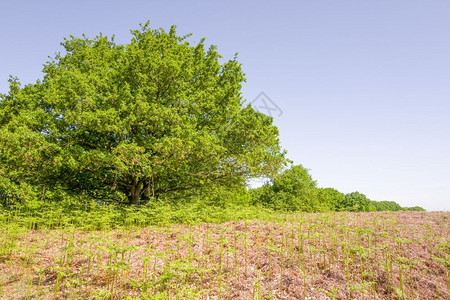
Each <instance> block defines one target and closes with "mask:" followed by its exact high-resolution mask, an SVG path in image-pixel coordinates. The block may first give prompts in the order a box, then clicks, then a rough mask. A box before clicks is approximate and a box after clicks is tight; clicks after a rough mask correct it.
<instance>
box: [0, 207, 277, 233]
mask: <svg viewBox="0 0 450 300" xmlns="http://www.w3.org/2000/svg"><path fill="white" fill-rule="evenodd" d="M281 214H282V213H281V212H274V211H273V210H270V209H268V208H262V207H258V206H252V205H239V204H235V203H227V204H225V205H222V206H212V205H210V204H205V203H202V202H200V201H196V202H190V203H182V204H176V205H175V204H171V203H156V204H152V205H145V206H137V207H129V206H118V205H114V204H98V203H95V202H91V203H87V204H86V203H85V204H83V205H74V204H72V205H68V204H67V203H45V202H42V203H39V202H34V203H30V204H28V205H21V206H20V207H7V208H0V228H1V227H6V226H9V225H8V224H14V226H17V227H21V228H27V229H58V228H67V227H75V228H78V229H82V230H104V229H114V228H120V227H146V226H168V225H171V224H200V223H223V222H227V221H231V220H251V219H269V218H273V216H274V215H281Z"/></svg>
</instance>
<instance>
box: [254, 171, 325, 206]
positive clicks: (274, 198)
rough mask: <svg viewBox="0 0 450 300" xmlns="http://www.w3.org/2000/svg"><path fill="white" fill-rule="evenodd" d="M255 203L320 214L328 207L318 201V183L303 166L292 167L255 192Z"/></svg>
mask: <svg viewBox="0 0 450 300" xmlns="http://www.w3.org/2000/svg"><path fill="white" fill-rule="evenodd" d="M253 198H254V200H253V201H254V202H255V203H261V204H264V205H267V206H269V207H272V208H275V209H281V210H288V211H305V212H318V211H324V210H326V207H325V206H324V205H322V204H321V203H319V201H318V191H317V188H316V182H315V181H314V180H313V179H312V177H311V175H310V174H309V173H308V170H307V169H306V168H304V167H303V166H302V165H297V166H292V167H291V168H289V169H287V170H285V171H284V172H282V173H280V174H278V175H276V176H274V177H273V179H271V181H270V182H269V183H268V184H266V185H264V186H262V187H260V188H259V189H257V190H256V191H253Z"/></svg>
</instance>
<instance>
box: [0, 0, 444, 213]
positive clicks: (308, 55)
mask: <svg viewBox="0 0 450 300" xmlns="http://www.w3.org/2000/svg"><path fill="white" fill-rule="evenodd" d="M147 20H150V27H152V28H159V27H163V28H169V27H170V26H171V25H174V24H175V25H177V26H178V32H179V33H180V34H187V33H192V34H193V36H192V37H191V38H190V40H191V41H192V42H196V41H198V40H199V39H200V38H202V37H206V41H207V42H208V43H211V44H214V45H217V46H218V50H219V52H220V53H221V54H222V56H223V57H224V59H231V58H232V57H233V55H234V54H235V53H236V52H237V53H238V60H239V61H240V62H241V63H242V65H243V69H244V72H245V73H246V78H247V82H246V83H245V84H244V86H243V90H242V92H243V97H244V98H245V99H246V100H247V101H248V102H252V103H253V105H254V106H255V107H256V108H258V109H259V110H260V111H261V112H265V113H267V114H269V113H270V114H271V115H272V116H273V117H274V123H275V124H276V125H277V126H278V128H279V130H280V140H281V143H282V146H283V147H284V148H285V149H286V150H287V151H288V157H289V158H290V159H291V160H292V161H293V162H294V163H295V164H302V165H303V166H304V167H306V168H308V169H310V173H311V174H312V176H313V178H314V179H315V180H316V181H317V182H318V185H319V186H320V187H334V188H336V189H338V190H339V191H341V192H343V193H349V192H353V191H359V192H361V193H364V194H365V195H366V196H367V197H369V198H370V199H372V200H388V201H396V202H398V203H399V204H400V205H402V206H416V205H419V206H422V207H424V208H425V209H427V210H446V211H450V1H448V0H434V1H423V0H421V1H417V0H377V1H361V0H354V1H349V0H341V1H335V0H315V1H313V0H297V1H261V0H260V1H245V0H240V1H235V0H231V1H211V0H209V1H186V0H185V1H149V0H147V1H136V0H128V1H114V0H109V1H95V0H90V1H85V0H81V1H62V0H59V1H45V0H43V1H19V0H18V1H6V0H0V93H6V92H7V91H8V78H9V75H14V76H17V77H18V78H19V79H20V81H21V82H22V83H23V84H27V83H33V82H35V81H36V80H37V79H38V78H42V76H43V74H42V72H41V70H42V65H43V64H44V63H45V62H46V61H47V60H48V57H49V56H54V55H55V53H56V52H59V51H62V47H61V46H60V42H62V41H63V38H64V37H68V36H69V35H74V36H81V34H83V33H84V34H86V35H87V36H89V37H95V36H96V35H98V34H99V33H100V32H101V33H103V34H106V35H109V36H111V35H115V37H116V42H118V43H127V42H128V41H129V40H130V38H131V35H130V29H138V28H139V23H145V22H146V21H147ZM261 92H263V93H264V94H261ZM258 96H259V97H258ZM264 103H265V104H264ZM265 106H267V107H269V108H270V109H269V110H267V109H266V108H264V107H265Z"/></svg>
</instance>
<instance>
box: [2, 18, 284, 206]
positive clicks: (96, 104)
mask: <svg viewBox="0 0 450 300" xmlns="http://www.w3.org/2000/svg"><path fill="white" fill-rule="evenodd" d="M132 35H133V38H132V40H131V42H130V43H128V44H125V45H120V44H116V43H115V42H114V39H109V38H107V37H105V36H102V35H100V36H98V37H96V38H94V39H89V38H87V37H85V36H83V37H82V38H75V37H70V38H69V39H66V40H65V41H64V42H63V43H62V45H63V46H64V50H65V53H64V54H58V55H57V56H56V57H55V58H54V59H52V60H51V61H49V62H48V63H47V64H46V65H45V66H44V69H43V72H44V74H45V75H44V78H43V80H42V81H37V82H36V83H35V84H31V85H27V86H26V87H24V88H21V87H20V85H19V84H18V82H17V81H16V80H11V88H10V92H9V94H8V95H3V96H2V98H1V101H0V149H1V150H0V179H1V178H2V179H1V181H0V184H1V182H5V185H6V184H11V183H13V184H15V185H16V186H18V185H20V184H22V183H23V184H25V183H26V184H32V185H34V186H39V187H41V186H48V187H49V188H55V187H60V188H63V189H66V190H70V191H72V192H74V193H80V192H87V193H90V195H91V196H94V197H106V198H111V197H112V198H114V199H116V200H117V201H122V200H121V199H125V200H126V202H127V203H129V204H139V203H145V202H147V201H149V200H150V199H155V198H158V197H159V196H161V195H168V194H170V193H181V192H183V191H189V190H193V189H196V188H202V187H204V186H211V185H218V186H234V185H236V184H238V185H239V184H241V185H242V184H243V183H244V182H245V181H246V180H247V179H248V178H251V177H259V176H270V175H273V174H275V173H277V172H278V170H279V169H280V167H281V166H282V165H283V164H284V162H285V157H284V155H285V153H284V151H283V150H282V149H281V147H280V144H279V140H278V129H277V128H276V127H275V126H274V125H273V124H272V118H270V117H267V116H265V115H264V114H262V113H259V112H257V111H255V110H254V109H253V108H252V107H251V106H244V105H243V99H242V95H241V85H242V83H243V82H244V81H245V78H244V73H243V72H242V69H241V65H240V63H239V62H238V61H237V60H236V58H234V59H232V60H229V61H226V62H224V63H221V62H220V58H221V56H220V55H219V53H218V52H217V50H216V47H215V46H211V47H209V49H205V45H204V40H202V41H201V42H199V43H198V44H197V45H194V46H191V45H190V44H189V43H188V42H187V40H186V37H181V36H178V35H177V34H176V31H175V27H172V28H171V29H170V31H168V32H166V31H165V30H163V29H158V30H151V29H149V27H148V23H147V24H146V25H144V26H142V28H141V29H140V30H133V31H132ZM120 195H123V197H119V198H115V197H117V196H120Z"/></svg>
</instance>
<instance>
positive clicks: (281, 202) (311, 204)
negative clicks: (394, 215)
mask: <svg viewBox="0 0 450 300" xmlns="http://www.w3.org/2000/svg"><path fill="white" fill-rule="evenodd" d="M250 194H251V198H252V203H253V204H259V205H263V206H265V207H269V208H271V209H275V210H284V211H304V212H331V211H351V212H369V211H398V210H418V211H421V210H422V211H424V209H423V208H421V207H414V208H402V207H401V206H400V205H399V204H397V203H395V202H393V201H380V202H378V201H372V200H370V199H369V198H367V197H366V196H365V195H364V194H362V193H359V192H352V193H348V194H343V193H341V192H339V191H338V190H336V189H333V188H318V187H317V184H316V182H315V181H314V180H313V179H312V177H311V175H310V174H309V173H308V170H307V169H305V168H304V167H303V166H301V165H297V166H292V167H291V168H289V169H287V170H284V171H283V172H281V173H279V174H278V175H276V176H274V177H273V178H272V179H271V180H270V181H269V182H267V183H266V184H265V185H263V186H262V187H259V188H256V189H253V190H251V191H250Z"/></svg>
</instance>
